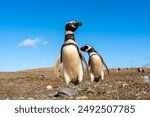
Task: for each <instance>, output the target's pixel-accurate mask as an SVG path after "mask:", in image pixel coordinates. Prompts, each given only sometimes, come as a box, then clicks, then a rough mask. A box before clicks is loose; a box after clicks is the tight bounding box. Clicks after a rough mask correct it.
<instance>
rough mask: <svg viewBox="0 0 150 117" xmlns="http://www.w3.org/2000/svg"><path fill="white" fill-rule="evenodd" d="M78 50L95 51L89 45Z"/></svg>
mask: <svg viewBox="0 0 150 117" xmlns="http://www.w3.org/2000/svg"><path fill="white" fill-rule="evenodd" d="M80 49H81V51H84V52H89V51H90V52H95V49H94V48H93V47H92V46H91V45H84V46H82V47H81V48H80Z"/></svg>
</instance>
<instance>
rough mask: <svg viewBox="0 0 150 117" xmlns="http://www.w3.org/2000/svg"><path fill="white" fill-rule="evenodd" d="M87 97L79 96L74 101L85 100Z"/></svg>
mask: <svg viewBox="0 0 150 117" xmlns="http://www.w3.org/2000/svg"><path fill="white" fill-rule="evenodd" d="M87 99H88V97H87V96H86V95H84V96H81V97H76V100H87Z"/></svg>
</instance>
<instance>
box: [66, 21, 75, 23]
mask: <svg viewBox="0 0 150 117" xmlns="http://www.w3.org/2000/svg"><path fill="white" fill-rule="evenodd" d="M68 23H76V22H75V21H70V22H67V23H66V24H68Z"/></svg>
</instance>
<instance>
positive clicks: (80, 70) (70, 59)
mask: <svg viewBox="0 0 150 117" xmlns="http://www.w3.org/2000/svg"><path fill="white" fill-rule="evenodd" d="M81 25H82V23H81V22H76V21H69V22H67V23H66V26H65V41H64V44H63V45H62V47H61V51H60V55H59V57H58V59H57V61H56V66H58V65H59V64H62V72H63V77H64V79H65V84H66V86H69V83H70V82H71V83H73V84H75V85H77V84H79V83H81V81H82V80H83V74H84V67H83V63H82V62H84V63H85V65H86V68H87V69H88V64H87V62H86V59H85V58H84V56H83V54H82V53H81V50H80V48H79V47H78V45H77V43H76V42H75V36H74V32H75V31H76V30H77V29H78V27H79V26H81Z"/></svg>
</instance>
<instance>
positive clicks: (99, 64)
mask: <svg viewBox="0 0 150 117" xmlns="http://www.w3.org/2000/svg"><path fill="white" fill-rule="evenodd" d="M80 49H81V50H82V51H84V52H88V54H89V67H90V78H91V81H92V82H93V81H95V82H98V81H99V80H100V79H101V80H104V71H103V65H104V66H105V68H106V70H107V72H108V74H109V70H108V67H107V65H106V64H105V62H104V60H103V58H102V57H101V56H100V54H98V52H97V51H96V50H95V49H94V48H93V47H92V46H90V45H85V46H83V47H81V48H80Z"/></svg>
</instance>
